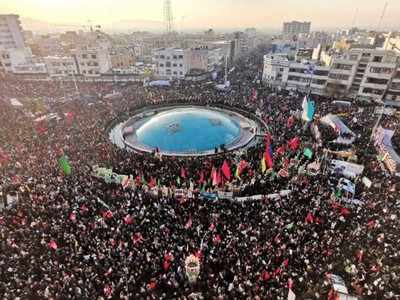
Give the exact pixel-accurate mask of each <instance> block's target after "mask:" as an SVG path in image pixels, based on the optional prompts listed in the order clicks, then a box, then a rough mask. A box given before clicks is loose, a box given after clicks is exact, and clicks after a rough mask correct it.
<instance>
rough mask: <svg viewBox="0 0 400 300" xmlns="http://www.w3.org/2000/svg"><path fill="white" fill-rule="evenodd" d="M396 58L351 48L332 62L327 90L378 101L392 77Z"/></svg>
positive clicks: (391, 54) (394, 55) (382, 52)
mask: <svg viewBox="0 0 400 300" xmlns="http://www.w3.org/2000/svg"><path fill="white" fill-rule="evenodd" d="M398 61H399V57H398V55H397V54H396V53H395V52H394V51H387V50H381V49H365V48H359V49H358V48H354V49H350V50H349V51H347V52H346V53H345V54H343V55H342V56H340V57H338V58H334V59H333V60H332V65H331V70H330V74H329V79H328V83H327V88H328V90H332V89H334V90H336V91H337V92H338V94H341V95H348V96H350V97H353V98H355V97H358V98H360V99H368V100H375V101H381V100H383V97H386V92H387V90H388V87H389V85H390V84H391V81H392V77H394V76H395V73H396V69H397V66H398Z"/></svg>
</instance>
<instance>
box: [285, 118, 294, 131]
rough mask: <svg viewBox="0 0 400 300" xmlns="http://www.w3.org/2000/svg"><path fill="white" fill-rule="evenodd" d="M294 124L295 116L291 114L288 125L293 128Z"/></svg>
mask: <svg viewBox="0 0 400 300" xmlns="http://www.w3.org/2000/svg"><path fill="white" fill-rule="evenodd" d="M293 125H294V117H293V116H290V117H289V118H288V120H287V127H289V128H291V127H292V126H293Z"/></svg>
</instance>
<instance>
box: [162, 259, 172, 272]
mask: <svg viewBox="0 0 400 300" xmlns="http://www.w3.org/2000/svg"><path fill="white" fill-rule="evenodd" d="M169 266H170V263H169V261H166V260H164V261H163V265H162V267H163V270H164V272H167V271H168V269H169Z"/></svg>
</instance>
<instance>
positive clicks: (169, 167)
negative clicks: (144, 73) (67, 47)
mask: <svg viewBox="0 0 400 300" xmlns="http://www.w3.org/2000/svg"><path fill="white" fill-rule="evenodd" d="M261 61H262V60H260V55H259V53H254V55H252V56H249V57H245V58H243V59H241V60H239V61H238V62H237V64H236V66H235V70H234V71H233V72H232V73H231V74H230V81H231V86H232V89H231V90H230V91H228V92H221V91H217V90H215V89H214V87H213V85H208V84H205V83H190V84H188V83H175V84H174V85H173V86H172V87H171V88H162V89H159V88H149V87H143V86H142V85H139V84H131V85H118V84H114V83H107V84H104V83H82V82H78V83H77V85H78V86H77V87H78V90H79V93H80V94H79V95H78V94H76V93H75V90H76V88H75V84H74V83H73V82H53V81H40V82H33V81H26V80H20V79H15V78H7V79H5V80H2V81H1V82H0V126H1V127H0V141H1V143H0V150H1V153H0V154H1V156H0V158H1V160H0V162H1V165H0V187H1V192H2V197H3V199H2V200H3V201H5V200H6V198H7V195H8V196H11V197H17V196H18V197H17V199H18V200H17V202H16V203H15V205H13V206H12V207H10V208H8V209H5V208H4V209H3V210H2V211H1V212H0V237H1V238H0V295H2V297H4V298H6V299H17V298H21V299H25V298H54V299H58V298H61V299H109V298H122V299H156V298H157V299H187V298H188V297H190V296H189V295H192V297H194V296H193V294H196V293H201V295H202V297H203V298H204V299H210V298H215V299H242V298H244V299H286V298H287V294H288V290H289V289H291V290H293V292H294V293H295V294H296V295H297V297H298V298H299V299H326V298H327V297H329V298H330V299H334V294H333V293H332V291H331V290H332V284H331V281H330V277H331V276H332V274H337V275H340V276H341V277H342V278H343V279H344V281H345V283H346V284H347V287H348V289H349V291H350V293H351V294H354V295H357V296H359V297H360V298H365V299H400V275H399V274H400V269H399V268H400V251H399V246H398V241H399V239H400V235H399V231H398V227H399V225H400V224H399V205H400V202H399V200H398V196H399V193H398V190H399V188H400V186H399V183H398V180H397V179H396V178H394V177H391V176H390V175H389V174H388V173H387V171H386V170H385V169H384V168H383V167H382V165H381V163H380V162H379V161H378V160H377V159H376V151H375V149H374V146H373V144H371V143H370V141H369V140H370V135H371V132H372V128H373V126H374V124H375V122H376V119H377V116H375V115H374V114H373V111H374V108H373V107H369V106H363V107H358V106H356V105H354V104H353V105H351V106H348V107H347V106H345V107H339V106H336V105H334V104H332V102H331V101H330V99H324V98H316V97H315V99H314V100H315V101H316V107H317V112H316V117H315V121H314V123H315V124H316V125H318V126H319V127H320V130H321V132H322V144H318V143H317V142H316V141H315V139H314V137H313V135H312V134H311V131H310V130H309V128H305V126H304V122H302V121H301V120H300V119H299V118H295V117H294V116H295V113H294V111H295V110H297V109H301V103H302V96H301V95H299V94H298V93H288V92H285V91H276V90H272V89H271V88H268V87H266V86H263V85H262V84H261V83H260V82H259V79H260V76H261V73H260V72H261V69H262V66H261V64H260V63H261ZM113 91H118V92H119V93H121V94H122V97H120V98H118V99H114V100H112V99H111V100H110V99H108V100H107V99H105V97H104V95H106V94H109V93H111V92H113ZM10 98H16V99H18V100H19V101H21V102H22V103H23V104H24V106H22V107H20V106H18V107H16V106H12V105H10V102H9V99H10ZM38 99H39V100H38ZM35 101H36V102H41V103H43V104H44V108H43V107H39V108H38V107H35V105H33V106H32V105H28V104H29V103H31V102H35ZM168 102H171V103H196V104H199V105H215V104H223V105H227V106H232V107H238V108H241V109H245V110H246V111H249V112H252V113H253V114H258V115H261V118H262V119H263V121H264V122H265V123H266V124H267V125H268V129H269V133H270V135H271V138H272V145H273V160H274V166H273V170H269V171H268V172H264V171H263V170H262V168H261V167H260V161H261V159H262V157H263V155H264V152H265V145H264V143H263V141H260V143H258V144H257V145H253V146H251V147H250V148H248V149H246V150H244V151H240V152H238V153H220V154H218V155H215V156H210V157H203V158H171V157H163V158H162V159H160V158H159V157H158V156H156V155H154V154H152V153H147V154H140V153H133V152H131V151H128V150H126V149H120V148H118V147H117V146H115V145H113V144H112V143H111V141H110V139H109V136H108V132H107V129H109V126H110V124H113V121H114V120H116V119H120V118H121V116H125V117H126V116H127V115H129V114H130V113H132V112H134V111H135V110H137V109H139V108H142V107H144V106H149V105H154V104H159V103H168ZM36 106H37V105H36ZM27 107H29V109H30V110H31V108H32V107H33V108H34V110H39V111H42V113H43V114H44V112H46V113H47V114H48V113H57V114H58V115H59V116H69V117H62V118H60V119H59V120H53V121H48V122H37V121H35V119H36V118H37V117H38V116H40V114H39V113H37V112H36V114H35V115H33V114H32V111H28V110H27ZM327 113H336V114H340V115H341V117H342V119H343V120H344V122H345V123H346V124H347V125H348V126H349V127H350V128H351V129H352V130H353V131H354V132H355V133H356V135H357V140H356V142H355V143H354V145H353V146H352V149H351V150H352V151H354V152H355V154H356V156H357V163H359V164H362V165H364V166H365V171H364V174H363V176H366V177H368V178H370V179H371V181H372V182H373V184H372V186H371V187H370V188H369V189H368V188H367V187H365V186H364V185H363V184H362V183H361V182H360V181H358V182H357V183H356V191H357V192H356V198H357V199H360V200H361V201H362V202H363V204H362V205H352V206H346V205H345V204H343V203H341V202H340V199H338V198H336V197H335V196H334V194H335V189H336V183H337V179H338V178H337V174H330V173H329V172H327V171H325V170H323V169H322V168H321V171H320V174H319V175H318V176H311V175H310V174H300V173H299V172H298V168H299V166H306V165H307V164H308V163H310V162H311V161H318V162H321V163H323V157H325V156H326V155H325V154H326V151H324V149H326V148H329V149H331V150H332V151H335V150H342V149H339V148H337V147H336V146H334V145H332V143H330V141H332V140H333V139H334V138H335V137H336V135H337V133H335V132H334V130H332V129H329V128H327V127H324V126H323V125H322V124H320V123H319V121H318V119H319V117H321V116H323V115H325V114H327ZM382 122H383V123H384V125H385V127H387V128H393V129H397V127H398V126H399V123H398V120H397V119H396V116H392V117H385V118H383V120H382ZM295 138H298V139H299V141H300V145H299V146H298V147H294V148H293V149H291V148H290V147H289V146H288V142H289V141H291V140H293V139H295ZM305 148H310V149H312V151H313V157H312V159H311V160H310V159H309V158H307V157H305V156H304V155H303V151H304V149H305ZM62 154H65V155H67V156H68V158H69V161H70V163H71V165H72V173H71V175H69V176H66V175H65V174H63V173H62V172H61V171H60V167H59V163H58V160H59V158H60V156H61V155H62ZM240 161H245V162H246V167H245V168H243V170H242V172H241V175H240V177H239V176H238V177H235V176H232V178H231V179H229V180H226V182H225V184H219V186H215V185H213V183H212V182H211V180H209V177H210V173H211V171H212V169H213V168H217V169H220V168H221V167H222V165H223V163H224V162H227V163H228V165H229V167H230V169H231V173H232V174H234V173H235V168H236V166H237V164H239V163H240ZM94 165H99V166H104V167H108V168H112V169H113V171H115V172H116V173H120V174H127V175H133V177H134V178H135V179H139V180H138V184H137V188H135V189H129V188H128V189H124V188H123V187H122V186H121V185H117V184H114V183H106V182H105V181H103V180H101V179H98V178H95V177H93V176H92V175H93V172H92V167H93V166H94ZM281 169H286V170H287V171H288V174H289V176H279V175H277V173H278V171H279V170H281ZM178 177H179V182H178V181H177V178H178ZM153 180H155V181H156V182H157V184H158V185H160V186H164V187H167V188H174V187H175V188H176V187H179V188H189V187H190V186H192V187H193V189H194V191H195V193H194V194H195V195H197V194H198V191H199V190H200V189H205V190H206V191H209V192H213V191H215V190H216V189H220V190H223V189H227V187H228V186H235V187H236V188H237V191H236V193H237V194H238V195H240V196H250V195H258V194H261V195H267V194H271V193H276V192H279V191H280V190H290V191H291V194H290V195H288V196H287V197H282V198H280V199H274V200H271V199H267V198H263V199H261V200H259V201H248V202H235V201H231V200H223V199H218V200H217V201H206V200H204V199H201V198H199V197H194V198H193V199H190V200H187V201H178V200H177V199H176V198H175V197H174V196H173V195H168V194H167V195H165V194H159V196H158V197H153V196H150V195H149V194H148V193H147V192H146V191H147V190H148V183H149V182H152V181H153ZM196 191H197V193H196ZM191 254H194V255H195V256H196V257H198V258H199V259H200V263H201V270H200V275H199V278H198V280H197V282H196V283H194V284H190V283H189V282H188V280H187V277H186V274H185V266H184V261H185V258H186V257H187V256H189V255H191Z"/></svg>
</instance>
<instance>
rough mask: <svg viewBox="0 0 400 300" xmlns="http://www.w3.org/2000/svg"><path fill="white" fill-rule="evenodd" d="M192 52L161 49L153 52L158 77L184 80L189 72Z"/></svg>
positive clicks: (177, 49) (178, 49)
mask: <svg viewBox="0 0 400 300" xmlns="http://www.w3.org/2000/svg"><path fill="white" fill-rule="evenodd" d="M189 54H190V50H184V49H180V48H159V49H155V50H154V51H153V62H154V63H155V64H156V68H157V70H156V74H155V75H156V76H157V77H159V78H163V79H171V80H172V79H184V78H185V75H186V74H187V72H188V71H189V65H188V60H189Z"/></svg>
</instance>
